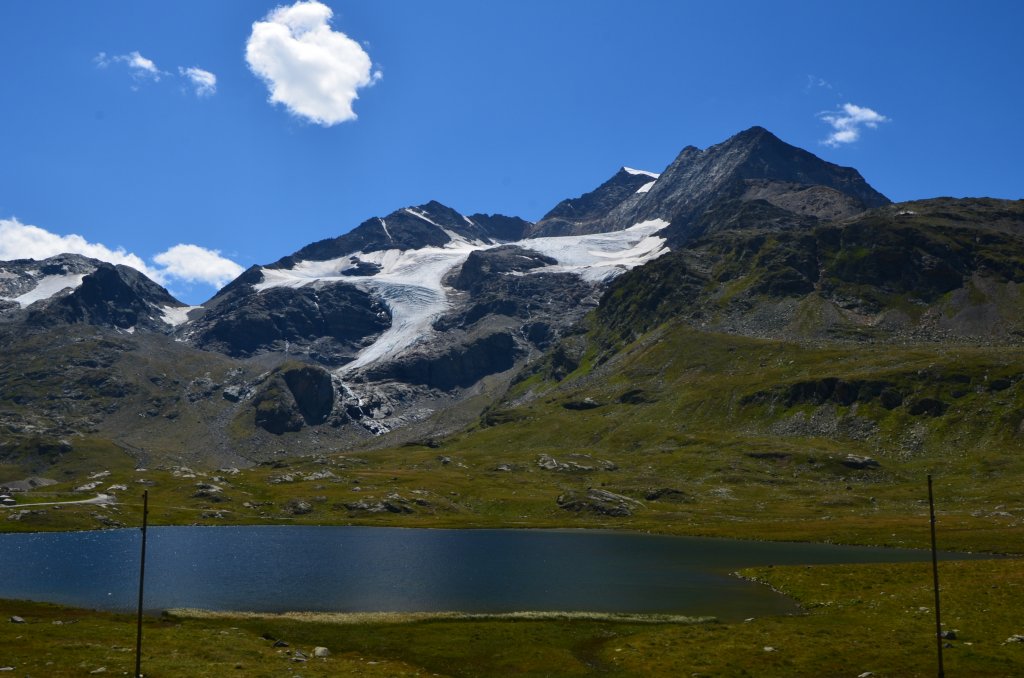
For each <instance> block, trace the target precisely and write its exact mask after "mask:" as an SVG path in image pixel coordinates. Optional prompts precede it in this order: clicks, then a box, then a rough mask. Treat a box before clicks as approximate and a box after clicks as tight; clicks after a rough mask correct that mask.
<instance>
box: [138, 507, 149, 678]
mask: <svg viewBox="0 0 1024 678" xmlns="http://www.w3.org/2000/svg"><path fill="white" fill-rule="evenodd" d="M148 518H149V490H144V491H143V492H142V557H141V558H140V564H139V614H138V622H137V624H136V634H135V678H142V592H143V587H144V586H145V583H146V523H147V522H148Z"/></svg>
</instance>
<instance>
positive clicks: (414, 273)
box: [253, 212, 668, 376]
mask: <svg viewBox="0 0 1024 678" xmlns="http://www.w3.org/2000/svg"><path fill="white" fill-rule="evenodd" d="M411 213H412V214H414V215H415V216H421V215H419V214H416V213H415V212H411ZM666 226H668V222H667V221H664V220H661V219H654V220H652V221H645V222H642V223H639V224H636V225H635V226H633V227H631V228H628V229H626V230H624V231H614V232H611V233H597V234H591V235H576V236H558V237H549V238H531V239H527V240H521V241H518V242H515V243H505V244H515V245H519V246H521V247H523V248H525V249H529V250H534V251H536V252H540V253H542V254H546V255H548V256H551V257H554V258H555V259H556V260H558V264H554V265H551V266H546V267H542V268H538V269H534V270H533V271H531V272H530V273H526V274H523V275H530V274H532V273H573V274H576V275H579V276H581V277H582V278H583V279H585V280H588V281H592V282H597V281H605V280H610V279H611V278H614V277H615V276H617V275H619V274H621V273H623V272H625V271H627V270H629V269H631V268H633V267H634V266H639V265H641V264H643V263H646V262H648V261H650V260H651V259H654V258H656V257H659V256H661V255H662V254H663V253H665V252H666V251H667V248H666V247H665V239H664V238H662V237H659V236H657V235H655V234H656V233H657V232H658V231H660V230H661V229H663V228H665V227H666ZM444 230H445V232H447V233H448V234H449V235H450V236H451V237H452V238H453V240H452V242H449V243H447V244H446V245H445V246H444V247H424V248H421V249H418V250H398V249H390V250H378V251H376V252H368V253H367V252H353V253H352V254H349V255H346V256H344V257H339V258H337V259H331V260H328V261H300V262H298V263H297V264H295V266H294V268H291V269H268V268H264V269H262V273H263V282H260V283H258V284H256V285H254V286H253V289H254V290H256V291H257V292H262V291H263V290H267V289H270V288H273V287H296V288H298V287H303V286H305V285H310V284H331V283H346V284H349V285H352V286H354V287H356V288H358V289H361V290H363V291H364V292H368V293H369V294H371V295H373V296H375V297H377V298H379V299H381V300H382V301H383V302H384V304H385V305H386V306H387V307H388V310H389V311H390V312H391V327H389V328H388V329H387V330H385V331H384V333H383V334H381V336H380V337H378V338H377V340H376V341H375V342H374V343H373V344H371V345H370V346H367V347H366V348H364V349H363V350H362V351H360V352H359V354H358V355H357V356H356V359H355V360H354V361H352V362H351V363H348V364H347V365H344V366H342V367H341V368H339V369H338V370H337V372H336V374H338V375H339V376H343V375H345V374H347V373H349V372H351V371H353V370H356V369H358V368H360V367H364V366H366V365H370V364H372V363H375V362H378V361H381V360H386V359H389V358H394V357H396V356H398V355H399V354H401V353H402V352H404V351H406V350H407V349H409V348H412V347H413V346H415V345H417V344H419V343H421V342H426V341H429V339H430V337H431V335H432V334H433V329H432V325H433V323H434V321H435V320H437V318H439V317H440V316H442V315H443V314H444V313H445V312H446V311H448V309H449V308H450V307H451V302H450V301H449V300H448V291H447V290H446V289H445V287H444V285H442V283H441V280H442V279H443V278H444V276H445V275H446V274H447V273H448V272H449V271H451V270H452V269H453V268H455V267H456V266H461V265H462V263H463V262H465V260H466V258H467V257H468V256H469V255H470V253H472V252H475V251H479V250H485V249H490V248H493V247H500V246H501V244H489V243H483V242H480V241H468V240H466V239H465V238H464V237H462V236H459V235H458V234H456V233H454V232H449V231H448V230H447V229H444ZM355 259H359V260H361V261H365V262H367V263H372V264H376V265H377V266H379V267H380V270H379V271H378V272H377V273H376V274H374V275H372V276H352V275H345V274H344V273H343V271H346V270H348V269H349V268H351V266H352V264H353V262H354V260H355Z"/></svg>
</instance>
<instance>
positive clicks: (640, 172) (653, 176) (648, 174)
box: [622, 167, 661, 179]
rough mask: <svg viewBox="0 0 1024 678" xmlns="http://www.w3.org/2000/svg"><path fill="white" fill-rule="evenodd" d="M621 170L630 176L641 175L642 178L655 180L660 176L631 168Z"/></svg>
mask: <svg viewBox="0 0 1024 678" xmlns="http://www.w3.org/2000/svg"><path fill="white" fill-rule="evenodd" d="M622 169H624V170H626V171H627V172H629V173H630V174H643V175H644V176H648V177H651V178H652V179H657V178H658V177H660V176H661V175H660V174H655V173H654V172H648V171H647V170H640V169H633V168H632V167H623V168H622Z"/></svg>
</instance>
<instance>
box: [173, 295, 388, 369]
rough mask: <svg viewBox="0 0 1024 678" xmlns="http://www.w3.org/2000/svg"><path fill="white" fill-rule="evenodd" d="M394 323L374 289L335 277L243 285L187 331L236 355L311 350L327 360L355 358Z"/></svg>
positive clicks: (335, 362) (208, 345)
mask: <svg viewBox="0 0 1024 678" xmlns="http://www.w3.org/2000/svg"><path fill="white" fill-rule="evenodd" d="M390 325H391V317H390V314H389V313H388V311H387V309H386V308H385V307H384V306H383V305H382V304H381V303H380V302H379V301H378V300H376V299H375V298H373V297H372V296H371V295H370V294H368V293H366V292H363V291H361V290H359V289H357V288H355V287H353V286H351V285H347V284H344V283H334V284H326V285H306V286H304V287H299V288H292V287H274V288H271V289H268V290H265V291H263V292H258V293H256V292H249V291H248V290H242V289H240V290H238V291H237V292H235V293H234V294H231V295H229V296H227V297H225V298H223V299H221V300H220V302H219V303H218V304H217V305H215V306H213V307H212V308H211V309H210V310H209V311H208V312H207V313H206V315H204V316H203V317H202V318H201V319H199V320H197V321H195V322H194V323H193V324H192V325H191V326H190V328H189V329H188V332H190V335H191V336H192V338H193V341H194V342H195V344H196V345H198V346H200V347H202V348H205V349H207V350H216V351H221V352H223V353H227V354H228V355H231V356H239V357H244V356H250V355H254V354H256V353H261V352H265V351H271V350H277V351H280V350H284V349H285V348H286V343H287V345H288V348H289V349H295V350H302V351H305V352H307V353H308V354H309V355H310V357H311V358H313V359H315V360H317V361H318V362H322V363H324V364H328V365H339V364H343V363H345V362H348V361H349V360H351V359H352V356H354V355H355V353H357V352H358V351H359V349H361V348H362V347H363V346H364V345H366V344H367V343H368V342H369V341H371V340H372V339H373V338H374V337H376V336H377V335H379V334H380V333H381V332H383V331H384V330H386V329H387V328H388V327H389V326H390Z"/></svg>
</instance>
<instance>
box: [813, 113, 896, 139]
mask: <svg viewBox="0 0 1024 678" xmlns="http://www.w3.org/2000/svg"><path fill="white" fill-rule="evenodd" d="M818 117H819V118H821V119H822V120H824V121H825V122H827V123H828V124H829V125H831V126H832V133H831V134H829V135H828V137H826V138H825V139H823V140H822V142H821V143H823V144H825V145H826V146H832V147H833V148H834V147H836V146H839V145H841V144H852V143H853V142H855V141H857V139H859V138H860V133H861V129H862V128H864V127H867V128H868V129H875V128H876V127H878V125H879V124H880V123H883V122H889V118H887V117H885V116H884V115H882V114H881V113H878V112H877V111H874V110H872V109H870V108H867V107H866V106H857V105H856V104H850V103H846V104H843V106H842V108H841V109H840V110H838V111H824V112H822V113H819V114H818Z"/></svg>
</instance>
